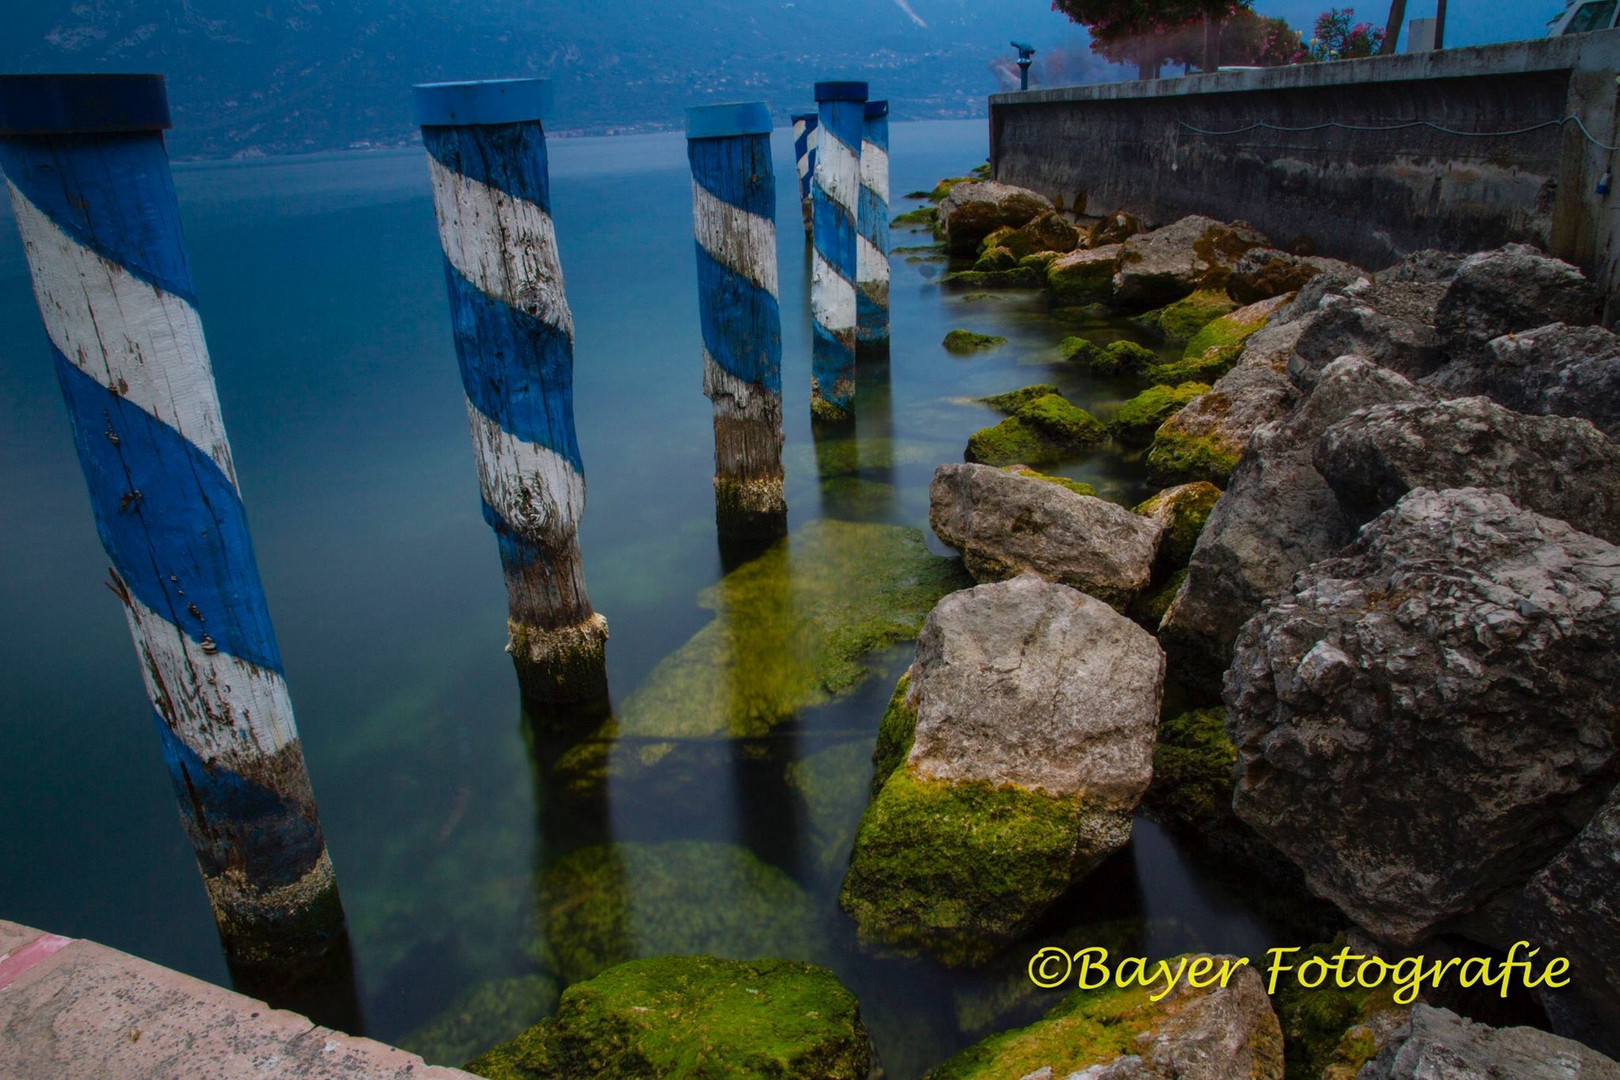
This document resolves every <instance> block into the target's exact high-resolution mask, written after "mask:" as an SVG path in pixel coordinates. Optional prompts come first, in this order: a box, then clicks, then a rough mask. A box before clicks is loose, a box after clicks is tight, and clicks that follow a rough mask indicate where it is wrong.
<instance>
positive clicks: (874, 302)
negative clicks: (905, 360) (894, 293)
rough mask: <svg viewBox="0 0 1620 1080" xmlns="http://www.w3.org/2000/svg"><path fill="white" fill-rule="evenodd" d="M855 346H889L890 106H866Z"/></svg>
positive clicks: (857, 239) (858, 214)
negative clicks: (856, 344)
mask: <svg viewBox="0 0 1620 1080" xmlns="http://www.w3.org/2000/svg"><path fill="white" fill-rule="evenodd" d="M855 230H856V237H855V288H856V293H857V295H856V297H855V304H856V315H855V321H856V331H855V339H856V341H857V343H858V344H859V345H860V346H861V347H862V348H866V349H875V350H882V349H886V348H888V347H889V103H888V102H887V101H868V102H867V103H866V131H865V136H864V138H863V139H862V142H861V195H860V205H859V207H858V208H857V211H856V221H855Z"/></svg>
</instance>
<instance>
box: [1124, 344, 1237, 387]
mask: <svg viewBox="0 0 1620 1080" xmlns="http://www.w3.org/2000/svg"><path fill="white" fill-rule="evenodd" d="M1238 355H1239V354H1238V352H1237V351H1228V350H1224V349H1211V350H1209V351H1207V352H1205V353H1203V354H1201V355H1199V356H1191V357H1185V358H1183V359H1181V360H1172V361H1171V362H1169V363H1167V364H1152V365H1149V367H1148V368H1147V370H1146V371H1145V372H1144V374H1145V375H1146V376H1147V380H1148V381H1149V382H1152V383H1158V384H1161V385H1166V386H1174V385H1176V384H1177V383H1184V382H1203V383H1213V382H1214V381H1215V380H1216V379H1219V378H1220V377H1221V376H1222V375H1225V374H1226V373H1227V372H1228V371H1231V370H1232V368H1234V367H1236V366H1237V361H1238Z"/></svg>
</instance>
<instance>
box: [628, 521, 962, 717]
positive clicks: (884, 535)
mask: <svg viewBox="0 0 1620 1080" xmlns="http://www.w3.org/2000/svg"><path fill="white" fill-rule="evenodd" d="M962 584H963V575H962V572H961V569H960V567H959V566H958V565H957V564H956V563H955V561H954V560H951V559H943V558H940V557H939V556H937V555H934V554H932V553H931V552H929V550H928V548H927V545H926V544H925V543H924V541H923V536H922V533H921V532H919V531H917V530H916V529H903V528H898V527H896V526H892V525H876V524H865V523H855V522H847V521H836V520H831V519H828V520H822V521H817V522H813V523H810V524H808V525H806V526H804V527H803V528H801V529H800V530H799V531H797V532H795V533H794V534H793V535H792V536H790V537H788V538H787V539H786V540H784V541H781V542H779V543H778V544H776V545H775V546H773V547H772V548H770V549H769V550H768V551H766V552H765V553H764V554H762V555H760V556H759V557H758V558H756V559H753V560H752V561H750V562H748V563H746V564H744V565H743V566H741V567H739V568H738V569H736V570H733V571H732V572H731V573H729V574H727V575H726V576H725V577H724V578H722V579H721V580H720V582H719V583H718V584H716V585H715V586H714V587H712V588H710V589H707V590H705V591H704V592H703V593H702V594H701V595H700V596H699V603H700V604H701V605H702V606H704V607H706V608H709V609H711V610H713V611H714V612H715V618H714V620H713V621H711V622H710V623H709V624H708V625H706V626H705V627H703V628H702V629H701V630H699V631H698V632H697V633H696V634H694V635H693V636H692V637H691V638H690V639H689V640H688V641H687V642H686V643H685V644H684V645H682V646H681V647H680V648H679V649H677V650H676V651H675V652H674V653H672V654H671V655H669V656H668V657H666V658H665V659H664V660H663V661H661V662H660V663H659V664H658V666H657V667H655V668H654V669H653V671H652V673H651V674H649V675H648V676H647V679H646V681H645V682H644V683H643V684H642V685H641V686H640V687H639V688H638V689H637V690H636V691H635V692H634V693H633V694H631V695H630V697H629V698H628V699H627V700H626V701H625V703H624V705H623V707H622V708H621V709H620V710H619V714H618V717H617V720H616V723H615V725H614V731H613V732H612V734H615V735H617V736H618V737H620V738H625V737H635V738H681V737H688V738H690V737H702V736H716V735H722V736H746V735H762V734H764V733H765V732H767V731H769V730H770V729H771V728H772V727H774V726H775V725H776V724H779V723H781V722H782V721H784V720H787V719H790V718H792V717H793V716H795V715H797V714H798V713H799V712H800V711H801V710H803V709H805V708H808V707H810V706H813V705H820V704H825V703H826V702H828V701H831V700H832V699H833V698H834V697H835V696H837V695H839V694H843V693H846V692H848V691H849V690H852V689H853V688H854V687H855V686H856V685H858V684H859V683H860V682H861V680H863V679H864V678H865V677H866V675H867V673H868V672H867V667H866V665H865V663H864V662H863V661H864V658H865V657H866V656H867V655H868V654H870V653H872V652H875V651H877V650H879V649H882V648H884V647H886V646H889V645H892V644H894V643H896V642H900V641H909V640H911V639H912V638H914V637H915V636H916V634H917V631H918V629H920V628H921V626H922V622H923V619H924V617H926V616H927V614H928V612H929V610H930V609H931V608H932V607H933V606H934V604H935V603H936V602H937V601H938V600H939V598H940V597H941V596H944V595H945V594H946V593H948V592H950V591H952V590H953V589H956V588H959V587H960V586H961V585H962Z"/></svg>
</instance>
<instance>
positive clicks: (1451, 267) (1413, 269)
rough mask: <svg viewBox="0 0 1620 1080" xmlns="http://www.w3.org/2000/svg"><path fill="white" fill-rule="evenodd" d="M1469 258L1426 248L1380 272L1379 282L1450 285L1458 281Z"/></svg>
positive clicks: (1452, 252) (1455, 253)
mask: <svg viewBox="0 0 1620 1080" xmlns="http://www.w3.org/2000/svg"><path fill="white" fill-rule="evenodd" d="M1467 258H1468V256H1467V255H1464V254H1461V253H1459V252H1455V251H1438V250H1436V249H1434V248H1425V249H1424V250H1422V251H1414V252H1412V254H1410V255H1408V256H1406V257H1405V258H1403V259H1401V261H1400V262H1397V263H1396V264H1395V265H1393V266H1389V267H1385V268H1384V269H1383V270H1380V271H1379V272H1378V280H1379V281H1404V282H1420V283H1424V284H1430V285H1432V284H1434V283H1436V282H1438V283H1440V284H1442V285H1449V284H1451V283H1452V282H1453V281H1455V280H1456V279H1457V271H1458V270H1460V269H1461V268H1462V264H1463V261H1464V260H1465V259H1467Z"/></svg>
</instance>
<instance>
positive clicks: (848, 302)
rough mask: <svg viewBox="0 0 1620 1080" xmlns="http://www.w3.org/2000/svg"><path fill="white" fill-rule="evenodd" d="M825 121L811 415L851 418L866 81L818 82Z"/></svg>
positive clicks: (815, 212)
mask: <svg viewBox="0 0 1620 1080" xmlns="http://www.w3.org/2000/svg"><path fill="white" fill-rule="evenodd" d="M816 103H817V104H818V105H819V106H820V107H821V124H820V127H819V128H818V131H817V136H816V140H817V141H816V171H815V183H814V184H813V185H812V187H811V193H810V198H811V201H812V209H811V213H812V216H813V217H814V219H815V225H814V228H815V254H814V256H813V257H812V261H811V276H810V314H811V317H812V318H813V320H814V327H813V331H814V335H815V338H814V341H813V343H812V353H811V360H810V371H811V375H810V414H811V415H812V416H814V417H815V418H816V419H818V420H823V421H828V422H832V423H848V422H849V421H852V420H854V418H855V321H856V320H855V214H856V206H857V204H858V203H859V202H860V190H861V141H862V139H863V138H864V137H865V128H866V84H865V83H863V82H819V83H816Z"/></svg>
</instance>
